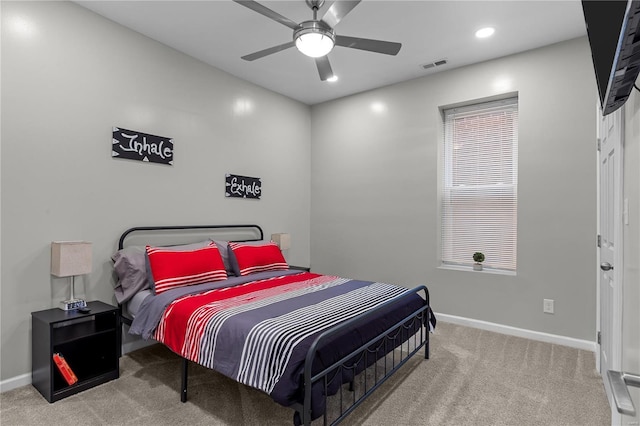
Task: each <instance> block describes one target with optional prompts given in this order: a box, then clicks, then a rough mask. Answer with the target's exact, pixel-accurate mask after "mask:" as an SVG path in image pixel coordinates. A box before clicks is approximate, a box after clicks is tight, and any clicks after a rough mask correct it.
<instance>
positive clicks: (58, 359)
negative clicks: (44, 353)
mask: <svg viewBox="0 0 640 426" xmlns="http://www.w3.org/2000/svg"><path fill="white" fill-rule="evenodd" d="M53 362H55V363H56V366H57V367H58V370H59V371H60V373H61V374H62V377H64V379H65V380H66V381H67V383H68V384H70V385H72V384H74V383H75V382H77V381H78V378H77V377H76V375H75V373H74V372H73V370H72V369H71V367H69V364H67V361H66V360H65V359H64V357H63V356H62V355H60V354H59V353H54V354H53Z"/></svg>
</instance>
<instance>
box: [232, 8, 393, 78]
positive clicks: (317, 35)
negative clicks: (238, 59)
mask: <svg viewBox="0 0 640 426" xmlns="http://www.w3.org/2000/svg"><path fill="white" fill-rule="evenodd" d="M233 1H235V2H236V3H239V4H241V5H242V6H245V7H247V8H249V9H251V10H253V11H255V12H258V13H260V14H261V15H264V16H266V17H267V18H269V19H273V20H274V21H276V22H279V23H281V24H282V25H285V26H287V27H289V28H291V29H292V30H293V40H292V41H290V42H288V43H284V44H280V45H278V46H273V47H270V48H268V49H264V50H260V51H258V52H254V53H251V54H249V55H245V56H243V57H242V59H244V60H245V61H254V60H256V59H260V58H263V57H265V56H267V55H271V54H273V53H277V52H280V51H282V50H285V49H288V48H290V47H293V46H296V47H297V48H298V50H300V52H302V53H304V54H305V55H307V56H310V57H312V58H315V62H316V66H317V67H318V73H319V74H320V80H322V81H326V80H328V79H330V78H332V77H333V70H332V69H331V64H330V63H329V58H327V54H328V53H329V52H330V51H331V50H332V49H333V47H334V46H342V47H349V48H351V49H360V50H367V51H370V52H375V53H384V54H385V55H397V54H398V52H399V51H400V48H401V47H402V44H400V43H393V42H389V41H381V40H372V39H368V38H360V37H347V36H341V35H337V34H336V33H335V31H334V30H333V27H335V26H336V25H337V24H338V23H339V22H340V21H341V20H342V19H343V18H344V17H345V16H347V14H348V13H349V12H351V10H353V8H355V7H356V6H357V5H358V3H360V1H361V0H355V1H348V0H336V1H335V2H334V3H333V4H332V5H331V7H330V8H329V9H328V10H327V12H326V13H325V14H324V16H323V17H322V18H321V19H318V17H317V15H318V10H319V9H320V8H321V7H322V5H323V4H324V0H305V1H306V3H307V5H308V6H309V8H311V10H312V11H313V19H311V20H309V21H304V22H301V23H299V24H298V23H296V22H294V21H292V20H291V19H289V18H286V17H284V16H282V15H280V14H279V13H277V12H274V11H273V10H271V9H269V8H268V7H266V6H263V5H261V4H260V3H258V2H256V1H253V0H233Z"/></svg>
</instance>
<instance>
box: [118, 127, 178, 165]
mask: <svg viewBox="0 0 640 426" xmlns="http://www.w3.org/2000/svg"><path fill="white" fill-rule="evenodd" d="M111 156H112V157H118V158H126V159H129V160H137V161H148V162H151V163H160V164H170V165H173V139H170V138H165V137H162V136H155V135H149V134H147V133H142V132H138V131H135V130H127V129H123V128H121V127H114V128H113V139H112V146H111Z"/></svg>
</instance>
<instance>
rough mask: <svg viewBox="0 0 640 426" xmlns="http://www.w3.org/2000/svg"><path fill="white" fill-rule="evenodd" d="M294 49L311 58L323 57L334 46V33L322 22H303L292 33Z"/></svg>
mask: <svg viewBox="0 0 640 426" xmlns="http://www.w3.org/2000/svg"><path fill="white" fill-rule="evenodd" d="M293 39H294V40H295V42H296V47H297V48H298V50H299V51H300V52H302V53H303V54H305V55H307V56H309V57H311V58H320V57H322V56H325V55H326V54H328V53H329V52H331V50H332V49H333V46H334V45H335V42H336V39H335V33H334V32H333V30H332V29H331V27H329V26H327V25H326V24H324V23H323V22H322V21H305V22H303V23H301V24H300V27H299V28H298V29H297V30H296V31H294V33H293Z"/></svg>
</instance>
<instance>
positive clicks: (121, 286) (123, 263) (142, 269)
mask: <svg viewBox="0 0 640 426" xmlns="http://www.w3.org/2000/svg"><path fill="white" fill-rule="evenodd" d="M209 244H211V240H205V241H200V242H198V243H193V244H184V245H177V246H172V248H174V249H175V250H178V251H183V250H193V249H198V248H202V247H205V246H208V245H209ZM111 260H113V268H114V270H115V271H116V274H117V275H118V283H117V284H116V287H115V289H114V293H115V297H116V301H117V302H118V304H123V303H125V302H126V301H128V300H129V299H131V298H132V297H133V296H135V295H136V293H138V292H139V291H142V290H145V289H147V288H151V282H150V281H149V279H148V276H150V275H149V274H148V267H147V252H146V250H145V247H144V246H130V247H125V248H123V249H122V250H118V251H117V252H115V253H114V254H113V256H111Z"/></svg>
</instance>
